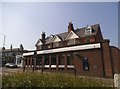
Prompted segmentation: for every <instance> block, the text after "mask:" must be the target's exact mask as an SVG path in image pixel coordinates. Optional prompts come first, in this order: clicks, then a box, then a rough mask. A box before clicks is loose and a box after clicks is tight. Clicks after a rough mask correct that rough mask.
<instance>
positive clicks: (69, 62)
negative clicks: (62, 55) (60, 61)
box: [67, 54, 73, 65]
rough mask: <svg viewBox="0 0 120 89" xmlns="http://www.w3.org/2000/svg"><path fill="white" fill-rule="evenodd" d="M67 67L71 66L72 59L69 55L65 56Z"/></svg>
mask: <svg viewBox="0 0 120 89" xmlns="http://www.w3.org/2000/svg"><path fill="white" fill-rule="evenodd" d="M67 65H73V59H72V57H71V55H70V54H69V55H68V56H67Z"/></svg>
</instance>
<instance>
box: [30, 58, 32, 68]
mask: <svg viewBox="0 0 120 89" xmlns="http://www.w3.org/2000/svg"><path fill="white" fill-rule="evenodd" d="M30 67H31V68H32V57H31V58H30Z"/></svg>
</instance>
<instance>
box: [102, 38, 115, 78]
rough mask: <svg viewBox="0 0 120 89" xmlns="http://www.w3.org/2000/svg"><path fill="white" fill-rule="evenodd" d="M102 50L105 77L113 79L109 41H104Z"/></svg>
mask: <svg viewBox="0 0 120 89" xmlns="http://www.w3.org/2000/svg"><path fill="white" fill-rule="evenodd" d="M102 50H103V60H104V69H105V77H108V78H109V77H113V70H112V62H111V60H112V58H111V54H110V47H109V40H104V41H103V42H102Z"/></svg>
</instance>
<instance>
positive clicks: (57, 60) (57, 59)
mask: <svg viewBox="0 0 120 89" xmlns="http://www.w3.org/2000/svg"><path fill="white" fill-rule="evenodd" d="M58 64H59V55H58V54H57V55H56V70H57V71H58Z"/></svg>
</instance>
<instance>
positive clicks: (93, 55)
mask: <svg viewBox="0 0 120 89" xmlns="http://www.w3.org/2000/svg"><path fill="white" fill-rule="evenodd" d="M78 54H80V55H81V56H83V57H87V58H88V62H89V71H84V70H83V64H82V58H80V57H78V56H77V55H74V64H75V68H76V72H77V74H80V75H86V76H97V77H103V66H102V60H101V59H102V57H101V50H100V49H93V50H84V51H79V52H78ZM95 67H96V68H95Z"/></svg>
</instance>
